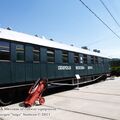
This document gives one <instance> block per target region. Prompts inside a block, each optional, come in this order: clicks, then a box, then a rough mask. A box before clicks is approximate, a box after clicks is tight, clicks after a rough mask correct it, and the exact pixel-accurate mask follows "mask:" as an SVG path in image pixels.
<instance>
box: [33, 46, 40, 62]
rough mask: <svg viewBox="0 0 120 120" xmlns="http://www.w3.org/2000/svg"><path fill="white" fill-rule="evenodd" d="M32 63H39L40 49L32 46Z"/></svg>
mask: <svg viewBox="0 0 120 120" xmlns="http://www.w3.org/2000/svg"><path fill="white" fill-rule="evenodd" d="M33 61H34V62H39V61H40V47H39V46H33Z"/></svg>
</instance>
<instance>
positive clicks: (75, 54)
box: [74, 53, 80, 64]
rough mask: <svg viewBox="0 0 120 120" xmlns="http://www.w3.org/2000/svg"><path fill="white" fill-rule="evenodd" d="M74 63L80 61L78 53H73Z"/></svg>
mask: <svg viewBox="0 0 120 120" xmlns="http://www.w3.org/2000/svg"><path fill="white" fill-rule="evenodd" d="M74 63H76V64H78V63H80V55H79V53H74Z"/></svg>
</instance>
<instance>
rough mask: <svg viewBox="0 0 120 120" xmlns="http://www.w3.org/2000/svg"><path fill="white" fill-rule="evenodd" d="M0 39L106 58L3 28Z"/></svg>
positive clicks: (43, 38)
mask: <svg viewBox="0 0 120 120" xmlns="http://www.w3.org/2000/svg"><path fill="white" fill-rule="evenodd" d="M0 38H2V39H7V40H10V41H17V42H24V43H31V44H35V45H40V46H46V47H51V48H57V49H62V50H67V51H72V52H78V53H83V54H88V55H94V56H99V57H106V58H108V56H105V55H102V54H101V53H96V52H92V51H89V50H84V49H81V48H79V47H75V46H71V45H67V44H63V43H59V42H55V41H51V40H49V39H46V38H45V37H36V36H33V35H28V34H25V33H20V32H16V31H12V30H7V29H3V28H0Z"/></svg>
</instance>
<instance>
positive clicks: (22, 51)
mask: <svg viewBox="0 0 120 120" xmlns="http://www.w3.org/2000/svg"><path fill="white" fill-rule="evenodd" d="M17 45H20V46H23V48H17ZM15 48H16V49H15V50H16V62H25V45H24V44H23V43H16V47H15ZM18 53H22V54H23V60H18V59H17V54H18Z"/></svg>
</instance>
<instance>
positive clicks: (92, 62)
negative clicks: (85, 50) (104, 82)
mask: <svg viewBox="0 0 120 120" xmlns="http://www.w3.org/2000/svg"><path fill="white" fill-rule="evenodd" d="M91 64H94V56H91Z"/></svg>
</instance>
